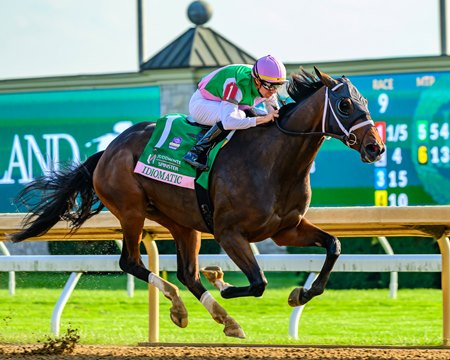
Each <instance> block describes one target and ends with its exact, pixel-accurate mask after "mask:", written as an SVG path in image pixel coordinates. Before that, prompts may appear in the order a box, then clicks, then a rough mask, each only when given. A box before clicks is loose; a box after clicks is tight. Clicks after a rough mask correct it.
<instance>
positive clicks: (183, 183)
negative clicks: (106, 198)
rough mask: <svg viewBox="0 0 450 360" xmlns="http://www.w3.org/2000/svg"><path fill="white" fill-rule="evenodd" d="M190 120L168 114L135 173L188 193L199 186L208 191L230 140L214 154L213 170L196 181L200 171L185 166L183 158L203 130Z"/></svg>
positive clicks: (158, 124) (159, 122)
mask: <svg viewBox="0 0 450 360" xmlns="http://www.w3.org/2000/svg"><path fill="white" fill-rule="evenodd" d="M186 118H187V116H186V115H184V114H168V115H166V116H164V117H162V118H160V119H158V120H157V121H156V127H155V130H154V131H153V134H152V136H151V138H150V140H149V142H148V143H147V145H146V146H145V148H144V151H143V152H142V154H141V156H140V157H139V160H138V162H137V164H136V167H135V169H134V172H135V173H138V174H140V175H143V176H146V177H148V178H150V179H153V180H156V181H161V182H165V183H168V184H172V185H175V186H180V187H184V188H188V189H194V188H195V182H197V184H199V185H201V186H202V187H203V188H205V189H208V183H209V174H210V171H211V168H212V165H213V163H214V159H215V158H216V156H217V154H218V152H219V150H220V148H221V147H222V146H223V144H224V143H225V142H226V141H227V139H225V140H223V141H221V142H220V143H218V144H217V145H216V146H214V148H212V149H211V150H210V152H209V155H208V168H209V170H208V171H204V172H202V173H201V174H200V176H199V177H198V178H196V173H197V171H196V169H194V168H193V167H192V166H190V165H189V164H188V163H187V162H185V161H184V160H183V156H184V155H185V154H186V153H187V152H188V151H189V150H190V149H191V148H192V146H194V145H195V144H196V143H197V140H198V136H199V133H200V132H201V131H202V128H201V127H199V126H196V125H192V124H191V123H190V122H189V121H187V120H186Z"/></svg>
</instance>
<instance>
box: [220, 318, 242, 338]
mask: <svg viewBox="0 0 450 360" xmlns="http://www.w3.org/2000/svg"><path fill="white" fill-rule="evenodd" d="M224 324H225V328H224V329H223V332H224V333H225V335H226V336H230V337H235V338H239V339H245V333H244V330H242V328H241V327H240V325H239V324H238V323H237V322H236V321H235V320H234V319H233V318H232V317H229V316H228V318H227V319H226V320H225V322H224Z"/></svg>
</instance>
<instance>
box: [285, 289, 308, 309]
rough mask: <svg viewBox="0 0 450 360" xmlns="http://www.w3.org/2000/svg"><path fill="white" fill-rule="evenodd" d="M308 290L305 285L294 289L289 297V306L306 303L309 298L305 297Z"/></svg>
mask: <svg viewBox="0 0 450 360" xmlns="http://www.w3.org/2000/svg"><path fill="white" fill-rule="evenodd" d="M305 293H306V290H305V289H304V288H303V287H298V288H295V289H294V290H292V292H291V293H290V294H289V297H288V304H289V306H292V307H295V306H301V305H305V304H306V303H307V302H308V300H309V299H307V298H306V297H305Z"/></svg>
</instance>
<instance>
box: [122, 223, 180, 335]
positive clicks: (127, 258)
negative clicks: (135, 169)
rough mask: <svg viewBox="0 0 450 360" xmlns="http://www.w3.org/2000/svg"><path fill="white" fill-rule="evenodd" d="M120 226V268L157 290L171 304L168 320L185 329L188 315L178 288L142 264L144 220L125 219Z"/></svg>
mask: <svg viewBox="0 0 450 360" xmlns="http://www.w3.org/2000/svg"><path fill="white" fill-rule="evenodd" d="M121 224H122V229H123V235H124V244H123V248H122V254H121V256H120V262H119V264H120V268H121V269H122V270H123V271H125V272H126V273H129V274H131V275H134V276H136V277H137V278H138V279H141V280H143V281H145V282H148V283H149V284H151V285H153V286H155V287H156V288H157V289H159V290H160V291H161V292H162V293H163V295H164V296H165V297H166V298H168V299H169V300H170V301H171V302H172V307H171V308H170V318H171V319H172V321H173V323H174V324H175V325H177V326H179V327H181V328H184V327H186V326H187V325H188V314H187V310H186V307H185V306H184V303H183V301H182V300H181V297H180V293H179V290H178V287H176V286H175V285H173V284H171V283H170V282H168V281H166V280H164V279H162V278H161V277H159V276H158V275H156V274H155V273H152V272H151V271H149V270H147V269H146V268H145V266H144V264H143V262H142V259H141V255H140V250H139V244H140V241H141V237H142V227H143V225H144V220H143V219H142V221H140V220H139V223H136V222H135V221H130V218H127V220H126V222H123V221H121Z"/></svg>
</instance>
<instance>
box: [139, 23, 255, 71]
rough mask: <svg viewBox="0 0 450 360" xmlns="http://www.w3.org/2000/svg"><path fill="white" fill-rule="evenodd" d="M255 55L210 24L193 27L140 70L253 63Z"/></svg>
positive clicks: (144, 64)
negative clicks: (212, 27) (213, 28)
mask: <svg viewBox="0 0 450 360" xmlns="http://www.w3.org/2000/svg"><path fill="white" fill-rule="evenodd" d="M255 61H256V58H254V57H253V56H251V55H249V54H248V53H247V52H245V51H244V50H242V49H241V48H239V47H237V46H236V45H234V44H233V43H232V42H230V41H229V40H227V39H225V38H224V37H223V36H222V35H220V34H218V33H217V32H216V31H214V30H212V29H211V28H208V27H204V26H196V27H193V28H190V29H189V30H187V31H186V32H185V33H183V34H182V35H180V36H179V37H178V38H177V39H175V40H174V41H173V42H171V43H170V44H169V45H167V46H166V47H165V48H164V49H162V50H161V51H160V52H158V53H157V54H156V55H154V56H153V57H152V58H150V59H149V60H147V61H146V62H144V63H143V64H142V65H141V68H140V70H141V71H143V70H155V69H176V68H189V67H210V66H211V67H220V66H224V65H229V64H252V63H254V62H255Z"/></svg>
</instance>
